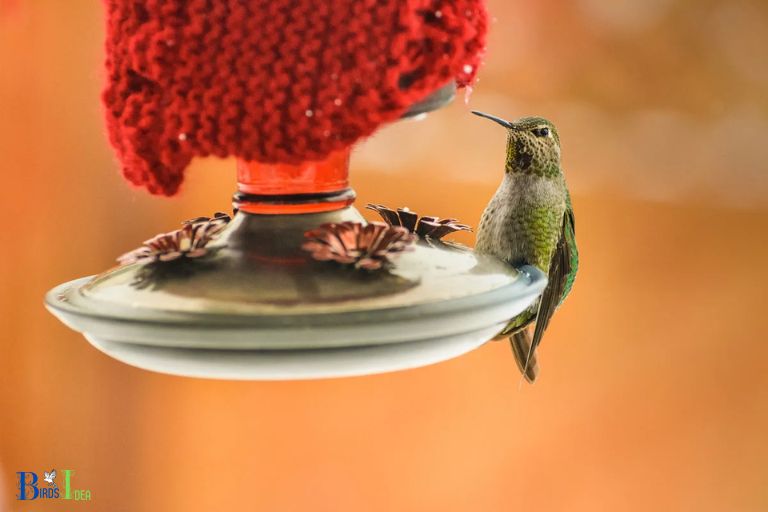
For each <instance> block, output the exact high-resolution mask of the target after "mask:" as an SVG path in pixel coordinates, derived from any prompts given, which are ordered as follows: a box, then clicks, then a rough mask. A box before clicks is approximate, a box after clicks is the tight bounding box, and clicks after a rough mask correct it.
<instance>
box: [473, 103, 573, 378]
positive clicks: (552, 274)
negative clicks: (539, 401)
mask: <svg viewBox="0 0 768 512" xmlns="http://www.w3.org/2000/svg"><path fill="white" fill-rule="evenodd" d="M475 114H477V115H480V116H482V117H487V118H489V119H492V120H493V121H496V122H497V123H499V124H501V125H502V126H504V127H505V128H506V129H507V133H508V139H507V152H506V153H507V154H506V162H505V167H504V169H505V174H504V179H503V181H502V183H501V185H500V186H499V189H498V190H497V191H496V194H495V195H494V197H493V199H491V201H490V203H488V206H487V207H486V209H485V212H483V217H482V219H481V221H480V227H479V229H478V233H477V244H476V247H475V250H476V251H478V252H482V253H487V254H492V255H494V256H496V257H498V258H500V259H502V260H504V261H506V262H508V263H509V264H511V265H515V266H520V265H534V266H536V267H539V268H540V269H541V270H542V271H544V272H545V273H546V274H547V276H548V279H549V281H548V284H547V287H546V289H545V290H544V292H543V293H542V295H541V297H540V299H539V300H538V301H537V302H536V303H535V304H533V305H532V306H531V307H530V308H528V309H527V310H526V311H524V312H522V313H521V314H519V315H518V316H516V317H515V318H513V319H511V320H510V322H509V324H508V325H507V326H506V328H505V329H504V330H503V331H502V332H501V333H500V335H504V336H509V338H510V342H511V344H512V349H513V352H514V354H515V358H516V360H517V363H518V366H519V367H520V369H521V371H522V372H523V375H524V376H525V377H526V379H527V380H529V381H530V382H533V381H534V380H535V379H536V375H537V363H536V359H535V351H536V348H537V347H538V345H539V343H540V342H541V338H542V336H543V335H544V331H545V330H546V328H547V326H548V325H549V320H550V318H551V317H552V315H553V314H554V312H555V309H556V308H557V307H558V306H559V305H560V304H561V303H562V302H563V300H565V297H566V296H567V295H568V293H569V292H570V291H571V288H572V287H573V282H574V280H575V278H576V272H577V270H578V263H579V255H578V249H577V247H576V233H575V225H574V216H573V207H572V205H571V198H570V195H569V193H568V189H567V186H566V183H565V177H564V175H563V172H562V169H561V167H560V137H559V135H558V133H557V130H556V129H555V126H554V125H553V124H552V123H551V122H549V121H547V120H546V119H542V118H540V117H527V118H523V119H519V120H517V121H515V122H512V123H510V122H508V121H505V120H503V119H499V118H497V117H494V116H490V115H488V114H482V113H480V112H475ZM532 323H535V325H536V326H535V328H534V332H533V337H532V338H531V337H530V336H529V335H528V330H527V327H528V326H529V325H530V324H532Z"/></svg>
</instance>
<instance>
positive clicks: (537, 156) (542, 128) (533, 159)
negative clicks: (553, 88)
mask: <svg viewBox="0 0 768 512" xmlns="http://www.w3.org/2000/svg"><path fill="white" fill-rule="evenodd" d="M472 113H473V114H475V115H477V116H480V117H485V118H486V119H490V120H491V121H494V122H496V123H498V124H500V125H501V126H503V127H504V128H506V129H507V161H506V172H521V173H524V174H536V175H538V176H549V177H552V176H557V175H558V174H560V137H559V136H558V134H557V129H556V128H555V125H553V124H552V123H551V122H549V121H547V120H546V119H544V118H541V117H523V118H520V119H518V120H516V121H512V122H510V121H505V120H504V119H501V118H499V117H496V116H492V115H490V114H485V113H483V112H477V111H476V110H473V111H472Z"/></svg>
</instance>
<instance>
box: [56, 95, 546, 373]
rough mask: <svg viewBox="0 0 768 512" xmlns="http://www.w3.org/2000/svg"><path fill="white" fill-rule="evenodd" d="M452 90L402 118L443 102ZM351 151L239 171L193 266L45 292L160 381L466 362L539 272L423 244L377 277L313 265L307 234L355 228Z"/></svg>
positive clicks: (143, 265)
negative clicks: (230, 205) (229, 209)
mask: <svg viewBox="0 0 768 512" xmlns="http://www.w3.org/2000/svg"><path fill="white" fill-rule="evenodd" d="M453 90H454V89H453V86H452V85H451V86H449V87H446V88H443V89H441V90H439V91H437V92H436V93H435V94H433V95H432V96H430V97H429V98H427V99H426V100H425V101H423V102H421V103H420V104H418V105H415V106H414V107H413V108H412V109H411V110H409V112H408V114H406V116H413V115H418V114H421V113H424V112H427V111H430V110H434V109H435V108H437V107H439V106H440V105H442V104H444V103H446V102H447V101H450V99H451V98H452V96H453ZM348 163H349V150H345V151H340V152H336V153H333V154H331V155H330V156H329V157H328V158H327V159H326V160H324V161H321V162H307V163H304V164H300V165H282V164H263V163H256V162H243V161H240V162H238V192H237V194H236V195H235V200H234V204H235V207H236V210H237V213H236V215H235V216H234V218H233V219H232V220H231V221H230V222H229V223H228V224H227V225H226V227H224V228H223V230H222V231H221V232H220V233H219V234H218V235H217V236H216V237H215V239H213V240H212V241H211V243H210V244H208V245H207V246H206V252H207V254H206V255H205V256H204V257H200V258H182V259H179V260H177V261H171V262H167V263H163V262H159V263H158V262H151V263H147V262H141V261H139V262H135V263H131V264H126V265H121V266H118V267H115V268H113V269H110V270H108V271H106V272H104V273H103V274H100V275H98V276H95V277H86V278H81V279H76V280H74V281H70V282H68V283H64V284H62V285H59V286H57V287H56V288H54V289H52V290H51V291H49V292H48V294H47V295H46V299H45V300H46V305H47V307H48V309H49V310H50V311H51V312H52V313H53V314H54V315H56V316H57V317H58V318H59V319H60V320H61V321H62V322H64V323H65V324H66V325H67V326H69V327H71V328H72V329H74V330H76V331H79V332H82V333H83V334H84V335H85V337H86V339H87V340H88V341H89V342H90V343H91V344H92V345H94V346H95V347H96V348H98V349H99V350H101V351H102V352H104V353H106V354H107V355H109V356H111V357H113V358H115V359H117V360H120V361H123V362H125V363H127V364H130V365H133V366H136V367H139V368H144V369H147V370H152V371H156V372H161V373H168V374H174V375H184V376H193V377H206V378H223V379H253V380H277V379H280V380H282V379H286V380H287V379H308V378H323V377H340V376H352V375H363V374H372V373H379V372H386V371H394V370H400V369H406V368H414V367H418V366H423V365H427V364H431V363H436V362H439V361H443V360H446V359H450V358H453V357H456V356H459V355H461V354H464V353H466V352H468V351H470V350H472V349H474V348H477V347H478V346H480V345H482V344H483V343H485V342H486V341H488V340H489V339H491V338H492V337H493V336H494V335H496V334H497V333H498V332H499V331H500V330H501V329H502V328H503V327H504V326H505V325H506V323H507V321H508V320H509V319H510V318H512V317H514V316H515V315H517V314H519V313H520V312H522V311H523V310H524V309H525V308H527V307H528V306H529V305H530V304H532V303H533V301H534V300H535V299H536V298H537V297H538V296H539V294H540V293H541V292H542V291H543V289H544V287H545V285H546V276H544V274H543V273H542V272H541V271H540V270H538V269H537V268H535V267H523V268H522V269H515V268H513V267H510V266H509V265H507V264H505V263H503V262H501V261H500V260H497V259H495V258H492V257H489V256H484V255H479V254H475V253H474V252H473V251H472V250H471V249H469V248H466V247H463V246H460V245H457V244H450V243H443V242H441V241H439V240H432V239H430V238H429V237H426V238H420V239H419V240H418V241H417V242H416V243H415V244H414V246H413V247H412V250H410V251H405V252H402V253H401V254H400V255H399V256H398V257H397V259H396V260H394V265H392V267H391V268H389V269H387V270H381V271H375V272H368V271H365V270H360V269H354V268H350V267H349V266H344V265H340V264H338V263H336V262H331V261H317V260H316V259H314V258H313V257H312V254H310V253H309V252H307V251H306V250H304V249H303V248H302V245H303V243H304V242H305V239H306V238H305V233H307V232H308V231H311V230H313V229H316V228H317V227H318V226H321V225H323V224H327V223H336V224H338V223H342V222H348V221H349V222H356V223H362V224H365V223H366V221H365V220H364V219H363V217H362V215H360V213H359V212H358V210H357V209H356V208H355V207H354V206H352V203H353V201H354V198H355V195H354V192H353V191H352V189H351V188H349V186H348Z"/></svg>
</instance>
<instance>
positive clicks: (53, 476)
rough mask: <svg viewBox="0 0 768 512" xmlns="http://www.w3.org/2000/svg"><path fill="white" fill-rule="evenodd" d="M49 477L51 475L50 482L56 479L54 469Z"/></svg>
mask: <svg viewBox="0 0 768 512" xmlns="http://www.w3.org/2000/svg"><path fill="white" fill-rule="evenodd" d="M50 475H51V480H53V479H54V478H56V470H55V469H52V470H51V473H50Z"/></svg>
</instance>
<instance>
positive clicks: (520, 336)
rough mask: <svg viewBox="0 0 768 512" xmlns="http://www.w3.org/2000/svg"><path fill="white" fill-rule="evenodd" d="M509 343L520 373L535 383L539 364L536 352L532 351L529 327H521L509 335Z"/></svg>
mask: <svg viewBox="0 0 768 512" xmlns="http://www.w3.org/2000/svg"><path fill="white" fill-rule="evenodd" d="M509 344H510V345H511V346H512V353H513V354H515V361H516V362H517V367H518V368H520V373H522V374H523V377H525V380H527V381H528V382H530V383H531V384H533V382H534V381H535V380H536V377H538V375H539V364H538V362H537V361H536V354H534V353H533V352H531V337H530V336H529V335H528V329H520V330H519V331H517V332H516V333H514V334H512V335H511V336H510V337H509Z"/></svg>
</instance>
